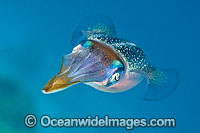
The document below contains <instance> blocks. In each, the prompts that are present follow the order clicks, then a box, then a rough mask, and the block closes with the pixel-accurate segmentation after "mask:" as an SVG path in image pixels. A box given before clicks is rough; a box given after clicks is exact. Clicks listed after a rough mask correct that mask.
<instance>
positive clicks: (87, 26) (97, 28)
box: [71, 15, 116, 46]
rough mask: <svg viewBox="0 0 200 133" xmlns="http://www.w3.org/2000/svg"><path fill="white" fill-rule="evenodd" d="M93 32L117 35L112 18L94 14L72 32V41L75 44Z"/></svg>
mask: <svg viewBox="0 0 200 133" xmlns="http://www.w3.org/2000/svg"><path fill="white" fill-rule="evenodd" d="M92 34H104V35H108V36H116V32H115V27H114V24H113V22H112V20H111V19H110V18H109V17H107V16H105V15H92V16H89V17H87V18H86V19H85V20H84V21H82V22H81V23H80V25H79V26H78V27H77V29H76V30H75V31H74V33H73V34H72V39H71V43H72V45H73V46H75V45H77V44H78V43H79V42H81V41H83V40H87V38H88V37H89V35H92Z"/></svg>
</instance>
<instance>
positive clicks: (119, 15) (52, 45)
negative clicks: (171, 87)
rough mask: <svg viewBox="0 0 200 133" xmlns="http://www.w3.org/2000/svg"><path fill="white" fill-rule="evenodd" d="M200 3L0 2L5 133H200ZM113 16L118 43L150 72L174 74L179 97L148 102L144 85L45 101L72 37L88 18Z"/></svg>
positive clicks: (74, 91)
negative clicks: (30, 117)
mask: <svg viewBox="0 0 200 133" xmlns="http://www.w3.org/2000/svg"><path fill="white" fill-rule="evenodd" d="M199 6H200V2H199V1H198V0H190V1H189V0H188V1H186V0H167V1H161V0H118V1H117V0H98V1H97V0H84V1H81V0H79V1H78V0H71V1H67V0H17V1H15V0H1V1H0V133H28V132H30V133H46V132H47V133H54V132H56V133H79V132H80V133H102V132H104V133H111V132H114V133H124V132H131V133H169V132H170V133H189V132H191V133H197V132H200V131H199V119H200V115H199V113H200V108H199V107H200V98H199V97H200V96H199V94H200V87H199V80H200V78H199V76H200V62H199V61H200V60H199V57H200V54H199V50H200V37H199V35H200V8H199ZM99 13H103V14H105V15H107V16H109V17H110V18H111V19H112V20H113V22H114V24H115V28H116V31H117V34H118V36H120V37H122V38H125V39H127V40H130V41H133V42H134V43H135V44H136V45H137V46H138V47H140V48H141V49H143V50H144V52H145V53H146V55H147V57H148V59H149V60H150V61H151V63H152V64H154V65H155V66H158V67H162V68H168V67H169V68H176V69H177V70H178V71H179V74H180V79H179V84H178V87H177V89H176V90H175V92H174V93H173V94H172V95H170V96H169V97H167V98H165V99H162V100H159V101H144V100H143V96H144V92H145V89H144V88H145V82H142V83H141V84H139V85H138V86H137V87H135V88H133V89H131V90H129V91H126V92H122V93H117V94H110V93H105V92H101V91H98V90H96V89H94V88H92V87H90V86H86V85H84V84H78V85H75V86H72V87H70V88H68V89H66V90H65V91H62V92H59V93H54V94H51V95H45V94H43V93H42V92H41V89H42V88H43V86H44V85H45V84H46V82H47V81H48V80H49V79H50V78H52V77H53V76H54V75H55V74H56V73H57V72H58V71H59V69H60V66H61V62H62V56H63V55H64V54H68V53H70V52H71V51H72V49H73V46H72V45H71V36H72V33H73V31H74V30H75V29H76V27H77V26H78V25H79V23H80V22H81V21H82V20H83V19H84V18H85V17H87V16H88V15H92V14H99ZM27 114H34V115H35V116H36V117H37V118H38V119H39V118H40V117H41V116H42V115H46V114H47V115H50V116H51V117H52V118H86V117H87V116H88V115H91V116H92V117H94V116H95V115H98V116H100V117H104V116H105V115H109V117H112V118H147V119H150V118H175V119H176V127H175V128H164V127H162V128H159V127H155V128H147V127H146V128H141V127H139V128H134V129H133V130H126V129H125V128H58V127H57V128H52V127H49V128H43V127H41V126H40V124H39V120H38V123H37V125H36V126H35V127H34V128H27V127H26V126H25V124H24V118H25V116H26V115H27Z"/></svg>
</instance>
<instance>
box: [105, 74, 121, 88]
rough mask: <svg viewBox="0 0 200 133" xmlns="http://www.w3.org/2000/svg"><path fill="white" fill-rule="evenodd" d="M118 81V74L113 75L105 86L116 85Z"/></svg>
mask: <svg viewBox="0 0 200 133" xmlns="http://www.w3.org/2000/svg"><path fill="white" fill-rule="evenodd" d="M119 80H120V74H119V73H115V74H113V75H112V76H111V77H110V78H109V79H108V82H107V84H106V86H111V85H113V84H115V83H117V82H118V81H119Z"/></svg>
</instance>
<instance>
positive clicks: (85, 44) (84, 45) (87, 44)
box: [83, 41, 92, 48]
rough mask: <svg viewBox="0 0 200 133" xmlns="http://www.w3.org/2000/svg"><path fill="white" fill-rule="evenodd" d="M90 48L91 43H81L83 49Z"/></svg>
mask: <svg viewBox="0 0 200 133" xmlns="http://www.w3.org/2000/svg"><path fill="white" fill-rule="evenodd" d="M90 46H92V42H91V41H85V42H84V43H83V47H84V48H88V47H90Z"/></svg>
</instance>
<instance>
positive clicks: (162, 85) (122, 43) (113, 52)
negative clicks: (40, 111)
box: [42, 15, 179, 100]
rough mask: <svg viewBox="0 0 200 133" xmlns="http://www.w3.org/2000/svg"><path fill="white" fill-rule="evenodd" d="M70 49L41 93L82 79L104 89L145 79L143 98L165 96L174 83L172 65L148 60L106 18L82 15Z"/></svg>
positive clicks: (120, 89) (116, 89)
mask: <svg viewBox="0 0 200 133" xmlns="http://www.w3.org/2000/svg"><path fill="white" fill-rule="evenodd" d="M71 43H72V45H73V46H75V47H74V49H73V51H72V53H70V54H67V55H64V56H63V60H62V66H61V70H60V72H59V73H58V74H57V75H56V76H54V77H53V78H52V79H51V80H50V81H49V82H48V83H47V84H46V85H45V86H44V88H43V89H42V92H43V93H45V94H49V93H54V92H58V91H61V90H64V89H66V88H68V87H70V86H72V85H74V84H77V83H84V84H87V85H90V86H92V87H93V88H96V89H98V90H101V91H104V92H111V93H116V92H123V91H126V90H128V89H131V88H133V87H135V86H136V85H138V84H139V83H140V82H141V81H142V80H143V79H146V84H147V85H146V92H145V95H144V100H158V99H161V98H164V97H167V96H169V95H170V94H171V93H172V92H173V91H174V90H175V89H176V87H177V84H178V79H179V75H178V72H177V70H176V69H173V68H170V69H161V68H157V67H155V66H153V65H151V64H150V62H149V60H147V58H146V55H145V54H144V52H143V51H142V50H141V49H140V48H139V47H137V46H136V45H135V44H134V43H132V42H130V41H127V40H124V39H121V38H119V37H118V36H117V34H116V31H115V28H114V25H113V23H112V21H111V19H110V18H108V17H107V16H104V15H94V16H90V17H88V18H87V19H85V20H84V21H83V22H81V24H80V25H79V26H78V28H77V29H76V30H75V31H74V33H73V35H72V40H71Z"/></svg>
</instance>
